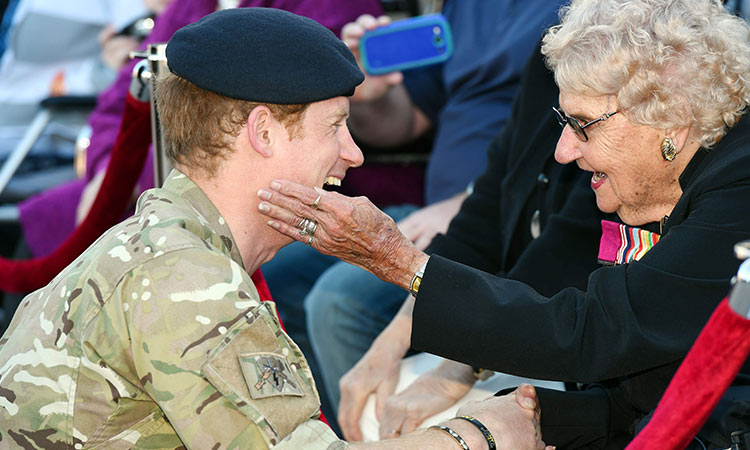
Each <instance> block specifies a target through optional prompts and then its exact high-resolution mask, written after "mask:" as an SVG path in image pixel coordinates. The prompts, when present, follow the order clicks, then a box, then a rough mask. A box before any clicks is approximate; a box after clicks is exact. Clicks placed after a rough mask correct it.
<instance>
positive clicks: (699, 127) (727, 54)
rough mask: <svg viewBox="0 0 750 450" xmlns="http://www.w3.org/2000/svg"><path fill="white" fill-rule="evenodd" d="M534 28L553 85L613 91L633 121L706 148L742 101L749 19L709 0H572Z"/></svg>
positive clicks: (748, 94)
mask: <svg viewBox="0 0 750 450" xmlns="http://www.w3.org/2000/svg"><path fill="white" fill-rule="evenodd" d="M560 18H561V22H560V24H559V25H557V26H555V27H552V28H551V29H550V30H549V31H548V32H547V33H546V35H545V36H544V39H543V44H542V53H543V54H544V55H545V57H546V59H547V65H548V66H549V67H550V68H551V69H552V71H554V73H555V80H556V82H557V85H558V86H559V87H560V89H561V90H564V91H568V92H571V93H575V94H578V95H616V96H617V101H618V104H619V107H620V110H622V111H623V113H624V114H625V115H626V116H627V117H628V119H629V120H630V121H631V122H632V123H634V124H636V125H646V126H650V127H652V128H656V129H674V128H680V127H684V126H690V127H692V132H693V135H694V136H695V138H696V139H697V140H698V141H699V142H700V143H701V145H702V146H704V147H706V148H710V147H711V146H712V145H714V144H716V143H717V142H719V141H720V140H721V139H722V138H723V137H724V135H725V134H726V133H727V131H728V130H729V129H730V128H731V127H733V126H734V124H735V123H737V121H738V120H739V118H740V116H741V115H742V114H743V113H744V112H745V111H746V109H747V107H748V104H750V26H748V24H747V23H746V22H745V21H743V20H741V19H739V18H737V17H734V16H732V15H731V14H728V13H727V12H725V10H724V8H723V7H722V6H721V4H720V3H719V2H718V1H716V0H573V1H572V2H571V4H570V5H569V6H566V7H564V8H563V9H561V10H560Z"/></svg>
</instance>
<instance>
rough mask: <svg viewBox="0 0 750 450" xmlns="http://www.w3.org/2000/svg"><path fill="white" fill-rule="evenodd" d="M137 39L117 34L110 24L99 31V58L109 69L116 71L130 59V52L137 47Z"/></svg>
mask: <svg viewBox="0 0 750 450" xmlns="http://www.w3.org/2000/svg"><path fill="white" fill-rule="evenodd" d="M138 44H139V43H138V40H137V39H135V38H133V37H130V36H117V35H116V34H115V29H114V28H113V27H112V25H109V26H107V27H106V28H104V29H103V30H102V31H101V32H100V33H99V45H101V48H102V51H101V58H102V61H103V62H104V64H106V65H107V66H108V67H109V68H110V69H112V70H114V71H117V70H120V67H122V66H123V64H125V63H127V62H128V61H130V52H131V51H133V50H135V49H137V48H138Z"/></svg>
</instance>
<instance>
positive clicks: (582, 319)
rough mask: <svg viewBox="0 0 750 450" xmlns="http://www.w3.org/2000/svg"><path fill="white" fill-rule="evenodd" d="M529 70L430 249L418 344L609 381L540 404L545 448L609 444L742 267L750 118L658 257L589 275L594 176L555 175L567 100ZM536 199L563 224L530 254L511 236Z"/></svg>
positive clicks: (690, 194)
mask: <svg viewBox="0 0 750 450" xmlns="http://www.w3.org/2000/svg"><path fill="white" fill-rule="evenodd" d="M535 59H536V62H534V61H533V60H532V62H531V63H530V65H529V68H528V69H529V72H528V73H527V74H526V75H525V76H526V78H525V79H524V86H523V87H522V90H521V92H520V93H519V98H518V99H517V103H516V105H515V107H514V111H513V115H512V118H511V121H510V122H509V124H508V126H507V127H506V128H505V130H504V131H503V133H502V134H501V135H500V137H499V138H498V139H497V140H496V141H495V143H494V144H493V145H492V147H491V148H490V150H489V166H488V168H487V170H486V172H485V173H484V174H483V175H482V176H481V177H480V178H479V179H478V181H477V183H476V187H475V191H474V194H473V195H471V196H470V197H469V198H468V199H467V200H466V202H465V203H464V205H463V207H462V209H461V211H460V213H459V215H458V216H457V217H456V218H455V219H454V221H453V222H452V223H451V226H450V228H449V230H448V232H447V234H446V235H445V236H442V237H440V238H439V239H438V240H436V241H435V242H434V245H433V246H431V248H430V249H429V250H430V251H431V252H432V253H433V256H432V257H431V258H430V261H429V263H428V265H427V269H426V271H425V273H424V278H423V281H422V284H421V287H420V292H419V296H418V297H417V301H416V306H415V310H414V315H413V317H414V322H413V331H412V346H413V347H414V348H415V349H418V350H424V351H429V352H432V353H437V354H439V355H441V356H445V357H447V358H451V359H456V360H460V361H462V362H465V363H468V364H471V365H473V366H475V367H483V368H490V369H494V370H497V371H501V372H506V373H511V374H515V375H520V376H526V377H532V378H542V379H552V380H561V381H569V382H578V383H602V386H603V390H602V391H601V395H599V396H598V397H597V396H596V395H593V396H587V397H584V398H581V397H580V396H578V397H575V398H573V397H571V395H576V393H562V394H561V393H551V392H547V391H543V392H540V394H539V396H540V403H541V406H542V410H543V413H542V432H543V436H544V438H545V441H547V443H548V444H556V445H559V446H563V447H565V448H580V447H584V446H587V445H591V446H592V447H593V448H600V447H601V448H603V447H604V446H605V444H607V442H608V441H609V443H610V444H611V443H612V442H614V441H615V440H616V439H617V438H616V437H614V434H615V433H616V432H622V433H625V435H626V436H629V434H628V433H632V428H630V427H632V426H633V423H634V422H636V421H637V420H639V419H640V418H642V417H644V416H645V415H646V414H647V413H648V412H649V411H650V410H652V409H653V408H654V407H655V406H656V403H657V401H658V399H659V398H660V396H661V394H662V392H663V390H664V389H665V387H666V385H667V383H668V382H669V380H670V378H671V376H672V374H673V373H674V371H675V370H676V368H677V366H678V365H679V362H680V361H681V359H682V358H683V357H684V356H685V354H686V353H687V351H688V349H689V348H690V346H691V344H692V342H693V341H694V339H695V338H696V336H697V335H698V333H699V332H700V330H701V328H702V327H703V325H704V324H705V322H706V321H707V320H708V317H709V316H710V314H711V312H712V311H713V310H714V308H715V307H716V306H717V305H718V303H719V302H720V301H721V299H722V298H723V297H724V296H725V295H726V294H727V292H728V289H729V281H730V278H731V277H732V276H733V275H734V274H735V273H736V271H737V268H738V266H739V261H738V260H737V259H735V258H734V256H733V251H732V247H733V245H734V244H735V243H737V242H739V241H741V240H744V239H748V238H750V214H749V213H748V212H749V211H748V210H749V208H748V206H750V120H748V119H747V118H746V119H744V120H742V121H740V123H738V124H737V125H736V126H735V127H734V128H733V129H732V130H731V131H730V132H729V134H728V135H727V136H726V137H725V138H724V139H723V140H722V141H721V142H720V143H719V144H717V145H716V147H715V148H714V149H713V150H711V151H710V152H706V151H703V150H701V151H699V152H698V154H696V156H695V157H694V158H693V160H692V161H691V162H690V163H689V165H688V167H687V168H686V170H685V171H684V173H683V174H682V176H681V177H680V184H681V187H682V189H683V195H682V197H681V198H680V200H679V202H678V203H677V205H676V207H675V208H674V210H673V211H672V213H671V215H670V218H669V220H668V221H667V222H666V225H665V227H664V229H663V236H662V239H661V240H660V242H659V243H658V244H657V245H655V246H654V247H653V248H652V249H651V250H650V251H649V252H648V253H647V254H646V255H645V256H644V257H643V258H642V259H641V260H640V261H636V262H632V263H630V264H627V265H621V266H613V267H601V268H598V269H596V270H593V272H592V269H593V268H594V267H593V265H594V264H595V262H596V259H597V249H598V237H599V235H600V233H601V231H600V228H599V225H598V222H599V220H600V219H601V214H598V213H597V212H596V211H595V207H596V203H595V201H594V195H593V193H592V192H591V189H590V187H589V179H590V174H585V177H583V178H582V177H581V176H580V172H579V176H578V177H575V176H572V177H568V175H567V171H566V170H567V169H564V168H560V166H557V167H554V166H551V165H550V162H549V157H548V155H550V154H551V153H552V151H554V146H555V142H556V140H557V137H558V136H559V133H560V130H559V126H558V128H557V130H556V132H555V133H552V131H553V128H554V127H553V126H551V125H550V121H554V118H552V115H551V114H550V113H549V109H550V106H553V105H554V104H556V100H554V102H553V103H552V104H550V103H551V101H552V91H551V90H550V89H553V90H554V93H555V94H554V95H556V93H557V89H556V88H554V87H551V86H550V84H549V83H550V81H551V78H550V74H549V72H546V71H545V70H543V69H544V67H543V66H542V65H541V64H542V62H541V58H540V57H539V56H538V55H536V57H535ZM552 86H554V84H553V85H552ZM555 98H556V97H555ZM554 126H557V125H556V124H555V125H554ZM654 151H659V149H655V150H654ZM540 164H543V167H546V169H541V170H547V171H548V172H549V173H550V174H555V176H554V177H552V176H549V177H548V178H549V179H550V183H549V184H548V187H547V190H548V192H547V193H546V195H541V196H540V194H539V191H540V187H539V184H538V183H537V181H536V175H535V174H536V173H539V172H538V171H541V170H540V167H542V166H540ZM569 166H570V167H571V168H573V169H576V170H577V168H575V165H574V164H571V165H569ZM501 174H506V175H505V176H504V177H503V176H502V175H501ZM566 177H568V178H566ZM553 179H554V181H555V183H558V182H559V180H565V179H569V180H572V182H573V188H572V189H568V191H567V192H566V191H565V190H564V189H562V190H561V191H560V192H564V193H565V195H564V196H563V198H562V199H558V200H559V201H557V202H556V201H555V192H549V190H550V189H553V188H554V189H556V188H555V187H554V186H553V185H554V184H555V183H553ZM575 182H578V184H575ZM511 184H512V186H513V187H512V189H511V187H510V186H511ZM563 185H565V183H563ZM567 186H568V187H570V186H571V184H570V183H568V184H567ZM533 196H538V197H539V198H540V201H542V202H546V203H544V205H550V204H551V205H552V208H551V209H549V208H548V210H552V211H553V213H552V214H549V215H548V216H547V217H546V218H545V220H544V221H543V227H542V234H541V236H540V237H539V238H538V239H536V240H534V241H532V242H530V243H528V244H527V245H526V244H525V243H524V239H525V236H524V234H523V233H520V234H519V232H518V231H517V232H515V233H512V232H511V231H510V230H514V229H516V230H523V227H518V222H519V221H521V220H527V219H525V218H527V217H528V215H529V210H530V209H531V208H530V207H529V206H526V205H527V204H528V200H527V199H529V198H530V197H533ZM550 201H551V203H550ZM542 210H544V208H542ZM652 231H653V230H652ZM657 231H658V230H657ZM594 237H595V238H596V239H594ZM516 248H520V251H519V252H518V254H514V249H516ZM589 272H590V276H589V277H588V280H587V282H586V284H585V285H583V286H582V285H580V284H579V282H580V281H581V280H582V279H583V278H585V276H584V277H583V278H582V274H583V273H585V274H587V275H588V273H589ZM567 286H570V287H567ZM438 330H439V331H438ZM742 373H743V374H750V368H748V367H747V365H746V367H745V368H744V370H743V372H742ZM741 377H742V375H741ZM587 395H588V394H587ZM594 397H596V399H594ZM566 402H567V403H566ZM587 402H588V403H587ZM597 405H598V406H597ZM597 408H599V409H601V411H602V413H601V414H600V413H599V412H595V411H596V410H597ZM581 411H584V412H585V414H584V416H585V415H587V416H589V418H591V417H590V416H592V415H596V416H597V417H596V418H595V421H598V423H596V424H591V428H590V429H588V428H587V427H588V425H585V424H583V423H580V426H579V428H578V429H572V428H571V427H575V425H574V424H575V423H576V422H575V420H572V418H574V417H575V415H576V413H580V412H581ZM566 416H567V424H568V425H567V428H566V425H565V424H566ZM576 420H578V419H576ZM601 427H604V428H609V430H604V431H602V430H601V429H600V428H601ZM561 429H564V431H561ZM593 429H598V431H593ZM602 432H603V433H605V435H604V436H597V435H596V434H597V433H602ZM592 443H593V444H592ZM618 445H619V444H618Z"/></svg>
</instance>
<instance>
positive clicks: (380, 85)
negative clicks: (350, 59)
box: [341, 14, 404, 102]
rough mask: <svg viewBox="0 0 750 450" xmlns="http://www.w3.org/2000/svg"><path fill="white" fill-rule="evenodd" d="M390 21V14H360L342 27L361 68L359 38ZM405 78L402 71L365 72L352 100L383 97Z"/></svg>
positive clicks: (343, 38)
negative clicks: (383, 73)
mask: <svg viewBox="0 0 750 450" xmlns="http://www.w3.org/2000/svg"><path fill="white" fill-rule="evenodd" d="M389 23H391V19H390V18H389V17H388V16H380V17H378V18H377V19H376V18H375V17H373V16H371V15H369V14H365V15H362V16H359V17H358V18H357V20H356V21H355V22H350V23H347V24H346V25H344V27H343V28H342V29H341V40H342V41H344V44H346V46H347V47H349V50H351V51H352V53H353V54H354V57H355V58H357V63H359V67H360V68H362V63H361V60H360V53H359V40H360V39H361V38H362V36H363V35H364V34H365V31H369V30H374V29H375V28H378V27H382V26H384V25H388V24H389ZM363 72H364V70H363ZM403 80H404V76H403V74H402V73H401V72H391V73H387V74H385V75H368V74H367V73H365V81H364V82H362V84H360V85H359V86H357V88H356V90H355V91H354V95H353V96H352V97H351V100H352V101H353V102H370V101H374V100H377V99H379V98H382V97H383V96H384V95H385V94H386V92H388V90H389V89H390V88H391V86H396V85H399V84H401V82H402V81H403Z"/></svg>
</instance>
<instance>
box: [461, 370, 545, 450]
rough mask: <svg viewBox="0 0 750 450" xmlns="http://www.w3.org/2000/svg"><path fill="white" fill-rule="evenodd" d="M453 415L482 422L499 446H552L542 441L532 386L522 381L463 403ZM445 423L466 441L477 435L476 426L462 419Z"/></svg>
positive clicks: (537, 449)
mask: <svg viewBox="0 0 750 450" xmlns="http://www.w3.org/2000/svg"><path fill="white" fill-rule="evenodd" d="M456 415H457V416H472V417H475V418H476V419H478V420H479V421H480V422H482V423H483V424H484V426H486V427H487V429H489V430H490V433H492V436H493V437H494V438H495V442H496V444H497V448H498V449H499V450H543V449H546V450H554V447H552V446H545V443H544V442H543V441H542V432H541V426H540V417H541V409H540V408H539V404H538V402H537V399H536V390H535V389H534V386H532V385H530V384H522V385H520V386H519V387H518V388H517V389H516V390H515V391H513V392H511V393H510V394H508V395H503V396H501V397H489V398H488V399H486V400H482V401H481V402H470V403H467V404H466V405H464V406H462V407H461V409H459V410H458V413H457V414H456ZM461 422H464V423H461ZM449 423H450V425H449V426H450V427H451V428H453V429H455V430H456V432H458V433H459V434H460V435H461V436H462V437H464V439H467V442H469V439H471V440H472V441H474V442H477V438H478V437H480V436H481V433H480V432H479V430H477V429H476V428H475V427H474V426H473V425H471V424H469V423H468V422H466V421H464V420H462V419H453V420H451V421H450V422H449ZM467 425H468V427H467ZM456 427H460V430H461V431H459V430H458V429H456ZM464 432H466V433H467V434H466V436H465V435H464ZM467 436H468V437H467ZM482 440H483V438H482ZM469 446H470V447H471V444H469ZM477 448H479V447H477Z"/></svg>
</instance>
